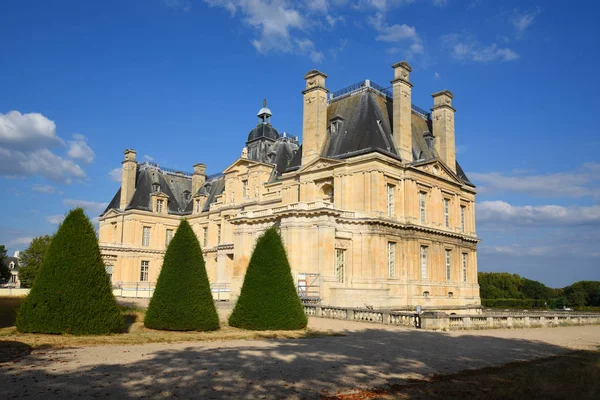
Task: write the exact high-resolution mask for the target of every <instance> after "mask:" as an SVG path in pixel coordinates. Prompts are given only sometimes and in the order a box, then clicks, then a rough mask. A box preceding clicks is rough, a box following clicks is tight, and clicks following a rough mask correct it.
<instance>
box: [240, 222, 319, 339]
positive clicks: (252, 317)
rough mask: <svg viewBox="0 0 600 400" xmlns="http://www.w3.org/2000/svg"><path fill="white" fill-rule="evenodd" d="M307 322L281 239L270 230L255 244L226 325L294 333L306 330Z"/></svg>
mask: <svg viewBox="0 0 600 400" xmlns="http://www.w3.org/2000/svg"><path fill="white" fill-rule="evenodd" d="M307 322H308V320H307V318H306V314H304V307H303V306H302V303H301V302H300V298H299V297H298V293H297V292H296V287H295V286H294V280H293V278H292V273H291V271H290V264H289V262H288V259H287V255H286V253H285V248H284V247H283V243H282V241H281V236H279V233H278V232H277V230H276V229H275V228H270V229H268V230H267V231H266V232H265V233H264V234H263V235H262V236H260V237H259V239H258V241H257V242H256V247H255V248H254V252H253V253H252V257H251V258H250V263H249V264H248V270H247V271H246V276H245V278H244V284H243V285H242V291H241V293H240V297H239V298H238V301H237V303H236V305H235V308H234V310H233V313H231V316H230V317H229V325H231V326H236V327H238V328H244V329H252V330H294V329H302V328H305V327H306V324H307Z"/></svg>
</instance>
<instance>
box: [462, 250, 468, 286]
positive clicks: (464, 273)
mask: <svg viewBox="0 0 600 400" xmlns="http://www.w3.org/2000/svg"><path fill="white" fill-rule="evenodd" d="M467 257H468V254H467V253H463V254H462V272H463V273H462V275H463V282H466V281H467Z"/></svg>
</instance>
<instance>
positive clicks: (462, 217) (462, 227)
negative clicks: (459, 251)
mask: <svg viewBox="0 0 600 400" xmlns="http://www.w3.org/2000/svg"><path fill="white" fill-rule="evenodd" d="M465 208H466V207H465V206H460V231H461V232H464V231H465Z"/></svg>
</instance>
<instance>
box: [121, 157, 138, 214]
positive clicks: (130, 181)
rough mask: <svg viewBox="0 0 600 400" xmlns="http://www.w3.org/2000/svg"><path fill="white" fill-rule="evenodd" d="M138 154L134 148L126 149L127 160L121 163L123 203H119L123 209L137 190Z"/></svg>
mask: <svg viewBox="0 0 600 400" xmlns="http://www.w3.org/2000/svg"><path fill="white" fill-rule="evenodd" d="M136 154H137V153H136V152H135V150H133V149H127V150H125V160H123V162H122V163H121V165H122V175H121V203H120V204H119V208H120V209H121V210H125V207H127V205H128V204H129V202H130V201H131V198H132V197H133V193H134V192H135V176H136V174H137V161H135V155H136Z"/></svg>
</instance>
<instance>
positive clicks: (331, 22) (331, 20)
mask: <svg viewBox="0 0 600 400" xmlns="http://www.w3.org/2000/svg"><path fill="white" fill-rule="evenodd" d="M325 20H326V21H327V23H328V24H329V26H331V27H332V28H333V27H334V26H335V25H336V24H337V23H338V22H344V21H345V19H344V17H342V16H341V15H339V16H337V17H332V16H331V15H327V16H326V17H325Z"/></svg>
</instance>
